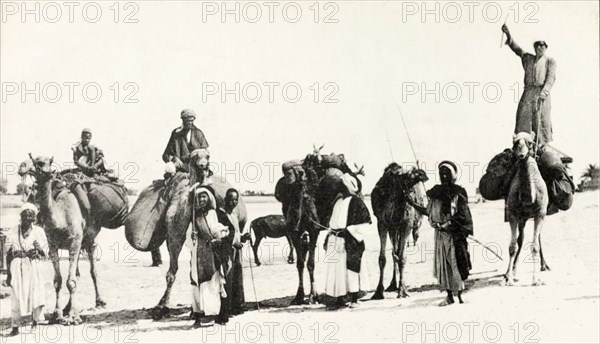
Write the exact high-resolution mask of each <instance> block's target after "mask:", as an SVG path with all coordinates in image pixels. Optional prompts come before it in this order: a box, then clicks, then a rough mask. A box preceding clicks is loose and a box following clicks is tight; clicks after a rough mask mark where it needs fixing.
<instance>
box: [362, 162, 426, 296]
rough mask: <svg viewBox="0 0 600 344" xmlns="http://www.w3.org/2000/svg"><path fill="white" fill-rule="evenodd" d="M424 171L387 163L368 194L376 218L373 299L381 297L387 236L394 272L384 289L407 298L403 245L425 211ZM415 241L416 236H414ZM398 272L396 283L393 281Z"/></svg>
mask: <svg viewBox="0 0 600 344" xmlns="http://www.w3.org/2000/svg"><path fill="white" fill-rule="evenodd" d="M428 179H429V178H427V174H426V173H425V171H423V170H421V169H416V168H413V169H412V170H410V171H408V172H406V173H403V172H402V167H400V165H398V164H396V163H391V164H390V165H388V166H387V167H386V168H385V170H384V172H383V176H382V177H381V178H380V179H379V181H378V182H377V184H376V185H375V189H373V192H372V193H371V205H372V207H373V213H374V214H375V217H377V231H378V233H379V240H380V243H381V245H380V250H379V284H378V285H377V289H376V291H375V294H373V296H372V297H371V299H373V300H379V299H383V298H384V296H383V291H384V290H383V270H384V268H385V263H386V258H385V249H386V245H387V236H388V235H389V236H390V240H391V241H392V258H393V259H394V272H393V277H392V281H391V283H390V285H389V287H388V288H387V289H386V290H385V291H396V290H397V291H398V298H401V297H408V296H409V295H408V292H407V290H406V284H405V281H404V267H405V266H406V245H407V242H408V237H409V235H410V234H411V233H412V235H413V238H417V237H418V230H419V227H421V223H422V219H423V215H422V214H421V213H420V212H419V211H421V212H423V211H424V210H425V187H424V185H423V182H426V181H427V180H428ZM417 208H418V209H419V210H417ZM415 242H416V239H415ZM396 275H398V282H399V286H398V285H397V282H396Z"/></svg>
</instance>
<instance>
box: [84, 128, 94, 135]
mask: <svg viewBox="0 0 600 344" xmlns="http://www.w3.org/2000/svg"><path fill="white" fill-rule="evenodd" d="M81 133H82V134H84V133H88V134H91V133H92V129H90V128H83V130H82V131H81Z"/></svg>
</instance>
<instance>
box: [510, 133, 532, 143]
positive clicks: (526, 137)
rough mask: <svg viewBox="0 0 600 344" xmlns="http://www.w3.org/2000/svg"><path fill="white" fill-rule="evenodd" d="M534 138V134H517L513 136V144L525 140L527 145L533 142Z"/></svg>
mask: <svg viewBox="0 0 600 344" xmlns="http://www.w3.org/2000/svg"><path fill="white" fill-rule="evenodd" d="M534 138H535V133H533V132H531V133H526V132H524V131H522V132H520V133H518V134H513V143H516V142H517V141H519V140H523V139H524V140H525V141H527V142H529V143H533V140H534Z"/></svg>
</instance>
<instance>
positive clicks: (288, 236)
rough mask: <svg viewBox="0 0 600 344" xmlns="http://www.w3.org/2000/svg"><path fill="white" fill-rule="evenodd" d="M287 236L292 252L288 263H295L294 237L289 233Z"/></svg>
mask: <svg viewBox="0 0 600 344" xmlns="http://www.w3.org/2000/svg"><path fill="white" fill-rule="evenodd" d="M285 238H286V239H287V241H288V244H289V245H290V254H289V256H288V263H290V264H294V244H293V243H292V238H291V237H290V235H289V234H288V235H286V236H285ZM315 245H316V244H315ZM313 261H314V259H313Z"/></svg>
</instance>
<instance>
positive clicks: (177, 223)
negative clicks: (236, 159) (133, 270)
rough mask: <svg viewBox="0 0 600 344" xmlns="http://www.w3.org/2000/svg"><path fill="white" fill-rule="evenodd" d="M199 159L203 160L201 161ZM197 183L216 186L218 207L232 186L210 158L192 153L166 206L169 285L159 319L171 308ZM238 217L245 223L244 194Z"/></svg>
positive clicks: (241, 223)
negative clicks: (187, 171) (192, 188)
mask: <svg viewBox="0 0 600 344" xmlns="http://www.w3.org/2000/svg"><path fill="white" fill-rule="evenodd" d="M198 161H204V162H202V163H199V162H198ZM194 183H199V184H202V185H206V186H209V187H210V188H212V189H213V190H214V195H215V199H216V201H217V207H221V208H222V207H223V206H224V204H225V201H224V199H225V194H226V192H227V190H228V189H230V188H231V187H232V186H231V185H230V184H229V183H228V182H227V181H226V180H225V179H224V178H223V177H221V176H219V175H216V174H215V175H213V174H212V173H211V171H210V170H209V165H208V160H202V159H200V156H195V155H194V153H192V160H191V162H190V174H189V178H186V179H184V180H183V181H181V182H180V183H179V185H177V186H176V190H175V192H174V194H173V197H172V198H171V200H170V202H169V205H168V206H167V210H166V217H165V221H166V228H167V249H168V251H169V257H170V261H169V270H168V271H167V276H166V281H167V287H166V290H165V293H164V294H163V296H162V298H161V299H160V301H159V303H158V305H157V306H156V308H155V311H154V318H155V319H159V318H162V317H163V316H165V315H166V314H167V313H168V312H169V307H168V306H169V301H170V298H171V289H172V287H173V283H175V278H176V275H177V270H179V262H178V259H179V254H180V253H181V249H182V248H183V244H184V243H185V240H186V233H187V230H188V228H189V226H190V223H191V221H192V205H191V204H190V203H189V202H190V200H189V195H190V186H191V185H193V184H194ZM234 212H235V213H236V214H237V216H238V219H239V226H240V227H239V228H244V226H245V225H246V205H245V204H244V201H243V198H242V197H240V198H239V203H238V205H237V207H236V208H235V209H234Z"/></svg>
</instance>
